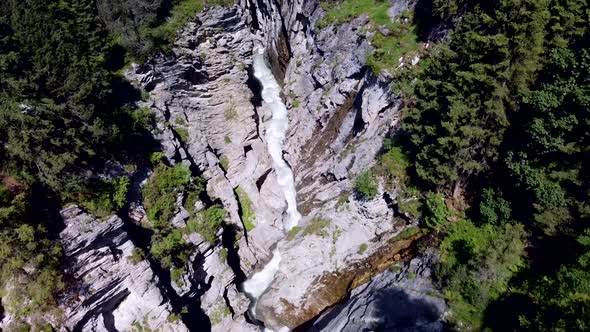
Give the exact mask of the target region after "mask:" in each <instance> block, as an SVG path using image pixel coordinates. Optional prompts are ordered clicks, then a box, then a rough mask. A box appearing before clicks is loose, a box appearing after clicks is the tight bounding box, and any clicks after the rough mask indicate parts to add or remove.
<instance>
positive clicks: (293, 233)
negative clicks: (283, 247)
mask: <svg viewBox="0 0 590 332" xmlns="http://www.w3.org/2000/svg"><path fill="white" fill-rule="evenodd" d="M300 231H301V226H294V227H293V228H291V229H290V230H289V233H287V240H289V241H291V240H293V239H294V238H295V236H297V234H298V233H299V232H300Z"/></svg>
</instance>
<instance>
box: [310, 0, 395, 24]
mask: <svg viewBox="0 0 590 332" xmlns="http://www.w3.org/2000/svg"><path fill="white" fill-rule="evenodd" d="M320 5H321V6H322V9H324V10H325V11H326V14H325V15H324V17H322V19H320V20H319V21H318V23H317V27H318V28H320V29H323V28H325V27H327V26H328V25H331V24H335V25H339V24H342V23H346V22H349V21H351V20H352V19H354V18H355V17H358V16H360V15H362V14H367V15H368V16H369V19H370V20H371V21H372V22H375V23H377V24H380V25H386V24H388V23H389V16H388V15H387V9H388V2H387V1H375V0H344V1H342V2H340V3H336V4H335V3H334V2H331V1H321V2H320Z"/></svg>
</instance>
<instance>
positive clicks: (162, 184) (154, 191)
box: [143, 164, 203, 228]
mask: <svg viewBox="0 0 590 332" xmlns="http://www.w3.org/2000/svg"><path fill="white" fill-rule="evenodd" d="M185 190H188V191H194V192H200V191H202V190H203V180H202V179H201V178H192V176H191V171H190V169H189V167H188V166H187V165H184V164H177V165H175V166H174V167H168V166H166V165H163V164H160V165H158V166H157V167H156V169H155V170H154V174H152V176H151V177H150V179H149V180H148V182H147V183H146V185H145V186H144V188H143V201H144V205H145V207H146V211H147V215H148V219H149V220H150V222H151V223H152V226H154V227H155V228H163V227H165V226H166V223H167V222H168V220H170V218H172V217H173V216H174V213H175V212H176V195H177V194H178V193H180V192H182V191H185Z"/></svg>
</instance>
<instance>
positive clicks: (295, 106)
mask: <svg viewBox="0 0 590 332" xmlns="http://www.w3.org/2000/svg"><path fill="white" fill-rule="evenodd" d="M299 106H301V102H300V101H299V99H294V100H293V108H299Z"/></svg>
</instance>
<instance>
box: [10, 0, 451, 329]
mask: <svg viewBox="0 0 590 332" xmlns="http://www.w3.org/2000/svg"><path fill="white" fill-rule="evenodd" d="M413 5H414V3H413V2H412V1H405V0H403V1H392V2H391V10H390V11H388V13H389V15H390V19H391V20H392V21H393V20H396V19H399V16H400V15H401V13H402V12H404V11H407V10H411V9H412V8H413V7H412V6H413ZM324 14H325V13H324V10H323V9H322V8H321V7H320V5H319V2H318V1H301V0H297V1H287V2H284V3H278V2H274V1H267V0H259V1H251V0H239V1H238V2H237V3H236V4H234V5H231V6H228V7H219V6H212V7H209V8H206V9H205V10H204V11H203V12H201V13H199V14H198V15H197V16H196V17H195V18H194V19H191V20H189V22H188V23H187V24H186V25H185V26H183V27H182V28H181V29H180V30H179V32H178V37H177V38H176V40H175V41H174V44H173V52H172V53H171V54H167V55H165V54H157V55H154V56H152V57H150V58H148V59H147V60H146V61H145V63H142V64H134V65H133V66H132V67H131V68H130V69H129V70H128V71H127V72H126V74H125V75H126V77H127V79H128V80H129V81H130V82H133V83H134V84H136V86H137V87H138V88H140V89H141V90H143V91H145V92H146V98H145V99H144V100H143V101H141V102H140V103H139V104H140V106H141V107H144V108H145V109H149V110H150V112H151V113H152V114H153V115H154V119H155V125H156V128H155V130H153V131H152V134H153V137H154V139H155V140H157V141H158V142H159V145H160V149H161V154H162V155H163V160H164V164H166V165H170V166H166V167H164V166H159V167H160V169H161V170H164V169H169V168H167V167H170V169H172V168H173V167H176V166H178V167H181V166H183V165H184V166H183V167H186V168H187V169H189V170H190V172H191V173H192V176H193V177H195V176H200V177H202V178H203V180H204V182H205V190H204V191H203V192H202V193H201V194H200V195H199V198H198V199H197V200H193V201H191V204H190V205H187V203H186V202H188V201H189V199H188V197H190V193H188V192H182V191H176V192H175V193H174V194H173V195H176V196H174V199H173V205H174V209H173V210H174V213H173V216H172V217H171V218H170V220H169V221H167V222H169V223H170V224H171V225H173V226H172V229H171V230H167V232H169V233H165V234H164V235H163V236H169V237H170V238H171V237H172V236H173V235H174V234H177V233H174V232H177V231H182V232H184V233H182V234H183V235H182V237H183V239H185V240H183V241H186V243H187V245H189V246H190V247H191V248H192V249H190V254H189V255H188V256H187V262H186V268H184V269H182V272H181V275H180V276H178V275H177V276H173V273H171V272H169V269H168V270H167V269H166V268H162V263H161V262H159V261H158V260H157V258H156V257H155V256H154V255H153V254H152V255H146V256H145V257H144V258H140V259H138V262H135V261H134V260H135V259H136V258H133V259H132V258H131V257H135V256H134V255H135V253H136V252H138V251H137V248H139V249H141V248H144V249H143V250H144V251H147V250H149V249H147V250H146V249H145V248H146V245H145V244H144V243H145V240H143V239H142V238H141V237H140V236H138V234H140V232H139V231H137V230H138V229H141V228H145V229H148V230H152V232H155V233H156V234H157V232H158V230H153V226H151V225H150V223H152V221H151V220H149V218H150V216H149V210H150V206H147V204H146V203H145V201H144V198H142V195H141V194H140V193H141V192H142V191H143V192H144V196H145V191H146V186H149V185H150V183H151V182H150V181H153V179H154V177H156V176H157V175H158V169H157V167H153V166H144V167H143V168H139V169H137V171H136V172H135V173H133V175H132V177H131V178H132V182H131V185H130V193H131V194H129V195H128V196H127V202H126V206H128V211H125V214H124V215H119V217H117V216H116V215H113V216H112V217H111V218H105V219H101V218H99V217H93V216H92V215H91V214H90V213H88V212H87V211H84V209H83V208H82V207H79V206H70V207H67V208H65V209H64V210H63V211H62V216H63V218H64V221H65V225H66V226H67V227H66V228H65V230H63V231H62V233H61V234H60V238H61V239H62V241H63V242H64V244H67V246H66V252H65V254H66V257H67V259H68V261H69V262H71V263H69V264H70V266H71V269H69V270H68V273H69V275H71V276H72V279H73V280H76V285H77V286H76V288H75V289H71V290H70V293H69V295H68V296H67V297H64V298H63V299H62V300H61V301H62V302H61V303H62V304H61V307H62V308H63V309H62V310H63V312H64V315H63V321H64V323H63V325H64V326H66V327H67V328H68V330H72V331H78V330H80V331H127V330H142V329H145V328H149V329H151V330H161V331H187V330H190V331H197V330H198V331H200V330H208V329H209V328H210V329H211V330H213V331H240V332H241V331H257V330H259V329H261V328H262V327H265V328H267V329H268V330H274V331H286V330H293V329H299V330H313V331H336V330H343V331H344V330H347V331H356V330H358V329H359V328H361V327H359V326H364V327H367V328H370V327H372V326H378V325H379V324H381V326H384V327H390V328H395V327H396V326H397V327H399V328H410V329H412V328H415V329H418V330H424V331H439V330H441V329H442V321H443V318H442V317H443V313H444V311H445V310H446V306H445V304H444V301H443V300H441V299H440V298H439V297H437V296H438V295H436V294H437V291H436V289H435V288H434V287H433V285H432V283H431V282H430V281H429V275H430V266H429V265H428V264H426V262H429V260H430V258H428V257H427V256H424V257H426V258H422V255H421V254H419V253H418V251H417V248H416V243H418V242H419V239H420V238H421V237H422V235H423V234H422V233H420V232H418V233H414V234H412V235H411V236H409V237H405V236H399V235H400V234H402V233H403V232H404V230H407V229H416V225H417V220H414V219H411V218H407V216H404V215H401V214H399V213H398V212H396V210H395V208H394V207H393V205H394V203H392V200H393V201H395V200H396V197H397V192H398V188H396V187H395V186H393V187H391V186H389V185H387V184H386V183H385V180H384V179H383V180H379V186H378V194H377V195H376V196H375V198H374V199H370V200H364V199H361V198H359V197H357V196H356V195H355V194H354V186H355V179H356V178H357V177H358V176H359V174H361V173H362V172H363V171H365V170H366V169H369V168H371V167H372V166H373V165H374V164H375V161H376V159H377V157H378V156H379V155H380V153H381V150H382V145H383V140H384V138H385V137H387V136H390V135H391V134H392V133H393V132H395V131H396V130H397V128H398V125H399V119H400V108H401V107H402V103H401V99H400V98H398V97H397V96H396V95H395V94H393V93H392V92H391V89H390V82H391V78H390V77H387V76H386V75H376V74H375V73H373V72H372V71H371V70H370V69H369V67H368V66H367V57H368V54H369V53H370V51H371V49H372V47H373V46H372V45H371V43H370V42H369V38H368V37H367V35H366V32H365V31H364V29H363V27H364V26H367V25H370V24H371V23H370V21H369V19H368V18H367V16H366V15H362V16H360V17H356V18H353V19H351V21H350V22H345V23H342V24H339V25H333V26H330V27H328V28H323V29H320V28H318V27H317V22H318V21H319V20H320V19H321V17H322V16H323V15H324ZM414 57H415V56H414V54H411V55H407V58H408V59H413V58H414ZM265 58H266V59H268V64H269V66H267V64H266V60H265ZM174 169H176V168H174ZM161 170H160V171H161ZM112 172H113V174H124V172H125V171H124V170H122V169H121V168H120V167H119V166H115V167H114V169H113V170H112ZM146 183H147V184H146ZM133 193H135V194H133ZM217 207H219V208H223V209H224V210H225V211H227V214H226V215H225V217H224V220H223V223H224V226H223V227H221V228H220V229H219V230H217V229H216V230H215V232H214V233H215V234H213V235H214V236H213V237H212V238H210V237H206V236H205V235H203V234H200V233H199V232H188V231H187V230H188V229H190V227H192V226H191V225H192V223H193V222H194V220H201V219H199V218H205V216H207V213H209V212H210V211H212V210H211V209H213V208H217ZM95 224H100V225H101V227H93V228H92V231H90V232H89V230H88V229H87V227H88V225H95ZM410 261H411V262H412V263H411V264H410ZM89 263H91V264H89ZM393 267H395V269H398V268H399V271H394V270H395V269H394V268H393ZM179 271H180V269H179ZM374 277H375V278H377V279H375V280H380V281H379V283H380V285H381V286H382V287H381V288H380V289H381V290H383V291H386V290H389V291H391V292H394V293H396V294H398V296H393V297H391V299H387V298H379V299H376V298H375V296H380V295H379V294H381V293H380V292H377V291H375V292H373V293H374V294H367V293H366V292H365V293H363V291H366V290H367V289H368V288H367V287H368V286H366V285H369V284H366V283H367V282H369V281H370V280H373V278H374ZM363 285H365V286H363ZM359 287H360V288H359ZM363 287H365V288H363ZM363 289H364V290H363ZM351 292H353V293H352V295H350V294H351ZM347 301H348V302H347ZM376 301H377V302H378V301H385V302H387V303H389V305H391V306H393V307H394V308H396V309H395V311H396V315H395V316H391V317H393V319H391V318H387V317H388V314H386V313H383V312H380V311H379V310H380V309H379V308H378V307H371V306H372V304H371V303H377V302H376ZM396 301H397V302H399V306H400V308H397V307H398V304H396ZM251 303H252V304H254V305H251ZM408 303H420V305H415V306H412V305H408ZM334 306H336V307H334ZM355 306H361V307H363V308H364V310H365V311H366V312H367V314H366V315H364V316H362V317H361V316H355V314H354V312H355V311H357V310H358V308H356V307H355ZM402 307H403V308H402ZM331 308H333V309H331ZM355 308H356V309H355ZM371 308H372V309H371ZM371 310H373V311H372V312H373V314H369V312H371ZM248 311H250V314H248ZM347 312H349V313H347ZM9 319H10V317H9V316H8V317H7V318H5V323H4V324H8V323H9ZM48 319H49V320H51V319H52V318H48ZM316 320H317V322H318V323H317V324H314V322H315V321H316ZM350 320H354V324H352V323H350V322H348V323H346V322H347V321H350ZM351 324H352V325H351ZM355 324H356V325H355ZM337 325H341V326H344V327H341V328H340V329H335V328H334V326H337Z"/></svg>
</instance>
